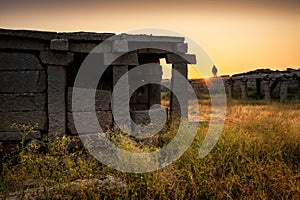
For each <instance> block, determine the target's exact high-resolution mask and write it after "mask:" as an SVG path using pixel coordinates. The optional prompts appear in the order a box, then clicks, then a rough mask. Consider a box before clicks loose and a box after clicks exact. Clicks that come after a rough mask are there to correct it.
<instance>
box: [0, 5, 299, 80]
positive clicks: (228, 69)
mask: <svg viewBox="0 0 300 200" xmlns="http://www.w3.org/2000/svg"><path fill="white" fill-rule="evenodd" d="M0 27H1V28H9V29H34V30H48V31H59V32H61V31H92V32H114V33H121V32H127V31H131V30H134V29H142V28H152V27H155V28H162V29H168V30H171V31H175V32H178V33H180V34H182V35H183V36H186V37H188V38H190V39H191V40H193V41H194V42H195V43H196V44H197V45H200V46H201V47H202V48H203V49H205V51H206V52H207V54H208V55H209V56H210V57H211V59H212V60H213V62H214V64H215V65H216V66H217V67H218V69H219V71H220V74H234V73H239V72H244V71H249V70H254V69H257V68H271V69H281V70H283V69H285V68H287V67H291V68H297V69H298V68H300V1H299V0H296V1H291V0H288V1H280V0H273V1H268V0H262V1H243V0H240V1H238V0H227V1H218V0H216V1H213V0H211V1H201V0H200V1H197V0H185V1H184V0H173V1H171V0H165V1H163V0H151V1H142V0H139V1H138V0H129V1H126V0H123V1H121V0H106V1H104V0H101V1H91V0H87V1H71V0H66V1H62V0H61V1H57V0H53V1H49V2H46V1H33V0H31V1H14V0H11V1H3V0H0ZM198 60H199V58H198ZM199 65H201V62H200V63H199ZM199 67H200V68H202V69H203V68H205V70H206V71H205V70H204V72H203V76H208V75H209V76H210V75H211V73H210V66H205V64H203V65H201V66H199ZM192 76H193V74H192V75H191V77H192Z"/></svg>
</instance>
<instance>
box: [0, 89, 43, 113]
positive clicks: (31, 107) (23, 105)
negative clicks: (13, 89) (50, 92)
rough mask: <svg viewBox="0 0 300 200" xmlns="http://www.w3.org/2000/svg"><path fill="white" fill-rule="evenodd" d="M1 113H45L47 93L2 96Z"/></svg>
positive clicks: (0, 96) (0, 98)
mask: <svg viewBox="0 0 300 200" xmlns="http://www.w3.org/2000/svg"><path fill="white" fill-rule="evenodd" d="M0 102H1V104H0V111H1V112H3V111H4V112H9V111H44V110H46V93H26V94H0Z"/></svg>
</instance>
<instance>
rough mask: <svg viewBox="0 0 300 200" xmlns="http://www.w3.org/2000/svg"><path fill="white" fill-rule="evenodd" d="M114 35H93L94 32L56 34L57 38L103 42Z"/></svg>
mask: <svg viewBox="0 0 300 200" xmlns="http://www.w3.org/2000/svg"><path fill="white" fill-rule="evenodd" d="M113 35H115V34H114V33H95V32H70V33H68V32H66V33H58V34H57V38H59V39H69V40H82V41H86V40H89V41H103V40H106V39H107V38H109V37H111V36H113Z"/></svg>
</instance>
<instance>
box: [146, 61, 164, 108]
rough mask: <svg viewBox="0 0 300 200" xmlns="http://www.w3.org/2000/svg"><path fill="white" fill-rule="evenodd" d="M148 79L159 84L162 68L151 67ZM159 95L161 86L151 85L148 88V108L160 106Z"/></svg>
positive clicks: (157, 66)
mask: <svg viewBox="0 0 300 200" xmlns="http://www.w3.org/2000/svg"><path fill="white" fill-rule="evenodd" d="M149 79H150V80H151V81H155V82H161V80H162V67H161V65H159V64H157V65H153V67H152V68H151V69H149ZM160 93H161V86H160V85H158V84H151V85H150V88H149V106H150V107H151V106H153V105H155V104H159V105H160V104H161V102H160Z"/></svg>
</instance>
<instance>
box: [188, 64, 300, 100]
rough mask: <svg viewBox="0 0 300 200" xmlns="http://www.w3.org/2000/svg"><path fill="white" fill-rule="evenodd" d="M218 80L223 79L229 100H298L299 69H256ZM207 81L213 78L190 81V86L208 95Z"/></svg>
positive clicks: (299, 90)
mask: <svg viewBox="0 0 300 200" xmlns="http://www.w3.org/2000/svg"><path fill="white" fill-rule="evenodd" d="M220 78H222V79H223V82H224V85H225V89H226V93H227V97H228V98H229V99H234V98H239V99H243V100H245V99H265V100H268V101H270V100H276V99H278V100H279V101H280V102H285V101H286V100H287V99H288V98H289V99H300V69H298V70H296V69H291V68H287V69H286V70H285V71H279V70H276V71H273V70H270V69H257V70H255V71H250V72H246V73H241V74H234V75H232V76H221V77H220ZM208 81H210V82H212V83H214V78H210V79H207V80H205V79H196V80H190V84H191V85H192V87H193V89H194V90H195V91H196V92H198V93H203V94H209V91H208V88H207V86H206V84H207V82H208ZM212 85H215V86H216V87H221V86H220V85H219V86H218V85H216V84H212Z"/></svg>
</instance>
